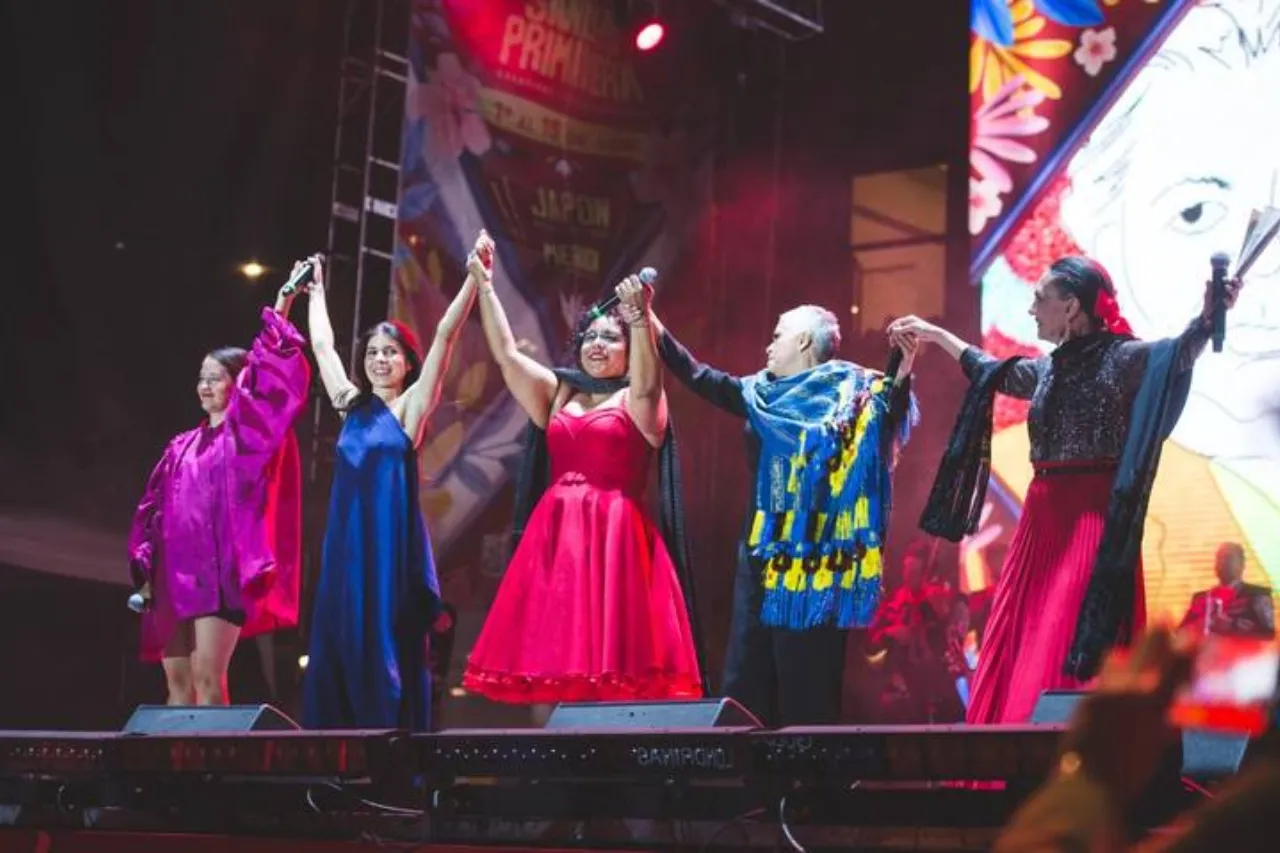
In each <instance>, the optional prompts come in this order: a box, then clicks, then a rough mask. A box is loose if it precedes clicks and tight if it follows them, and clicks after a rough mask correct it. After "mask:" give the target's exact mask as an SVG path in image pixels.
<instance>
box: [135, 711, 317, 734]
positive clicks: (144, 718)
mask: <svg viewBox="0 0 1280 853" xmlns="http://www.w3.org/2000/svg"><path fill="white" fill-rule="evenodd" d="M299 728H301V727H300V726H299V725H298V724H297V723H295V722H294V721H293V720H291V719H289V717H287V716H286V715H285V714H283V713H282V712H280V711H277V710H276V709H275V708H273V707H271V706H270V705H199V706H197V705H139V706H138V707H137V708H136V709H135V710H134V712H133V715H132V716H130V717H129V722H127V723H125V724H124V733H125V734H127V735H171V734H206V733H210V732H283V731H296V730H298V729H299Z"/></svg>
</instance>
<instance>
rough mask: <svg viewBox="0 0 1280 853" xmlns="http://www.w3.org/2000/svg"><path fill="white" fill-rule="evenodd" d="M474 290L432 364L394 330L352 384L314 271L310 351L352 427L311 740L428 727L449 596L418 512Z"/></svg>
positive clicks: (337, 507)
mask: <svg viewBox="0 0 1280 853" xmlns="http://www.w3.org/2000/svg"><path fill="white" fill-rule="evenodd" d="M492 251H493V244H492V242H491V241H490V240H489V237H488V235H486V234H485V233H484V232H481V234H480V236H479V238H477V240H476V245H475V252H476V253H478V254H479V255H480V256H481V257H483V258H484V259H486V261H487V259H488V258H489V257H490V256H491V254H492ZM475 288H476V280H475V277H474V275H470V274H469V275H468V276H467V278H466V280H465V281H464V282H463V284H462V287H461V288H460V289H459V290H458V294H457V296H455V297H454V298H453V301H452V302H451V303H450V304H449V307H448V308H447V309H446V310H445V312H444V315H443V316H442V317H441V318H440V322H439V324H438V325H437V326H436V334H435V339H434V340H433V341H432V342H431V349H430V350H429V351H428V352H427V357H426V359H425V360H423V359H422V357H421V355H420V354H419V353H420V350H419V348H418V343H417V341H416V340H415V339H414V336H413V333H412V332H410V331H409V330H408V329H407V328H405V327H404V326H403V325H401V324H400V323H396V322H393V321H385V322H382V323H378V324H377V325H376V326H374V327H373V328H372V329H370V330H369V331H368V332H366V333H365V335H364V337H363V338H362V339H361V341H360V343H359V345H358V348H357V351H356V354H357V357H358V359H359V361H360V364H361V368H360V369H359V371H358V372H357V373H356V376H355V379H354V381H353V380H352V379H351V378H350V377H348V376H347V373H346V371H345V370H344V369H343V366H342V360H341V358H340V357H339V356H338V353H337V350H335V349H334V343H333V329H332V327H331V326H330V324H329V313H328V310H327V307H326V305H325V299H324V278H323V274H322V270H321V267H320V263H319V259H316V275H315V281H314V283H313V284H312V286H311V304H310V311H309V312H308V322H309V325H310V335H311V346H312V349H313V350H314V351H315V356H316V364H317V366H318V367H319V370H320V379H321V381H323V383H324V388H325V391H326V392H327V393H328V395H329V399H330V401H331V402H332V403H333V407H334V408H335V409H337V411H338V413H339V414H340V415H341V416H342V418H343V425H342V432H341V434H339V436H338V446H337V452H336V454H335V459H334V472H333V489H332V492H331V494H330V498H329V516H328V520H327V522H326V524H325V533H324V551H323V555H322V565H321V569H320V581H319V584H318V585H317V587H316V595H315V603H314V606H313V609H312V615H311V643H310V646H309V648H308V655H309V661H308V663H307V671H306V675H305V684H304V687H303V699H302V723H303V725H304V726H306V727H308V728H403V729H409V730H412V731H426V730H428V729H429V727H430V715H431V677H430V667H429V660H428V654H429V653H428V650H427V644H428V635H429V633H430V631H431V627H432V625H433V624H434V622H435V620H436V618H437V615H438V612H439V609H440V587H439V582H438V580H437V578H436V569H435V562H434V560H433V558H432V554H431V542H430V540H429V539H428V537H427V530H426V525H425V524H424V523H423V520H422V513H421V510H420V507H419V505H418V447H419V445H420V444H421V443H422V437H423V433H424V431H425V429H426V425H427V419H428V418H429V417H430V416H431V412H432V410H433V409H434V408H435V406H436V403H437V402H438V400H439V399H440V389H441V386H442V385H443V382H444V377H445V373H446V372H447V371H448V368H449V357H450V354H451V353H452V351H453V346H454V344H455V343H456V342H457V340H458V337H459V335H460V334H461V333H462V324H463V321H464V320H465V319H466V316H467V314H468V313H469V312H470V310H471V305H472V303H473V302H474V300H475Z"/></svg>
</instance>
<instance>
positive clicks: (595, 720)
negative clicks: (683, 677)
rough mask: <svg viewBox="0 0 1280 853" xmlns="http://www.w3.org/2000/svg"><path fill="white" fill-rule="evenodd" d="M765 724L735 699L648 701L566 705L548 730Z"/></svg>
mask: <svg viewBox="0 0 1280 853" xmlns="http://www.w3.org/2000/svg"><path fill="white" fill-rule="evenodd" d="M761 725H762V724H761V722H760V721H759V720H758V719H756V717H755V715H754V714H752V713H751V712H750V711H748V710H747V709H746V708H744V707H742V706H741V705H739V704H738V703H737V702H735V701H733V700H732V699H687V700H683V701H679V700H676V701H646V702H562V703H561V704H559V705H557V706H556V707H555V709H554V710H552V712H551V716H550V717H548V718H547V724H546V728H548V729H702V728H729V727H734V728H760V726H761Z"/></svg>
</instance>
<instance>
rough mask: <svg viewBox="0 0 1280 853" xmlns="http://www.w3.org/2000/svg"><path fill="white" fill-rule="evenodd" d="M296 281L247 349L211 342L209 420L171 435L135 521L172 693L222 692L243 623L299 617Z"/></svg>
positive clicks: (132, 546) (139, 570)
mask: <svg viewBox="0 0 1280 853" xmlns="http://www.w3.org/2000/svg"><path fill="white" fill-rule="evenodd" d="M293 299H294V294H293V293H292V292H286V291H285V289H283V288H282V289H281V291H280V294H279V296H278V297H277V298H276V304H275V307H274V308H272V309H267V308H264V309H263V311H262V331H261V332H259V334H258V337H257V339H256V340H255V341H254V343H253V347H252V349H250V350H249V351H248V352H246V351H245V350H242V349H239V348H238V347H222V348H220V349H216V350H213V351H212V352H210V353H209V354H208V355H206V356H205V358H204V363H203V364H201V366H200V380H199V382H198V383H197V384H196V392H197V393H198V394H199V396H200V407H201V408H202V409H204V411H205V414H206V416H207V417H206V418H205V420H204V422H203V423H202V424H201V425H200V426H198V427H196V428H195V429H193V430H190V431H188V432H184V433H180V434H179V435H177V436H175V437H174V438H173V439H172V440H171V441H170V442H169V445H168V446H167V447H166V448H165V450H164V454H163V455H162V456H161V458H160V462H159V464H157V465H156V467H155V470H154V471H152V473H151V478H150V480H149V481H148V482H147V487H146V491H145V493H144V494H143V496H142V500H141V502H139V504H138V509H137V512H136V513H135V514H134V519H133V529H132V531H131V533H130V535H129V567H130V570H131V574H132V577H133V581H134V584H135V585H136V588H137V589H138V590H139V591H138V592H137V593H135V594H134V596H133V597H132V598H131V599H130V606H131V607H134V608H135V609H139V610H140V611H141V612H142V637H141V644H140V645H141V655H142V659H143V660H146V661H157V660H158V661H160V662H161V663H162V664H163V666H164V674H165V680H166V682H167V684H168V690H169V700H168V701H169V704H170V705H225V704H227V702H228V696H227V668H228V667H229V665H230V663H231V654H232V652H233V651H234V650H235V646H236V642H237V641H238V640H239V639H240V637H242V636H244V637H251V636H254V635H256V634H260V633H264V632H267V631H274V630H276V629H279V628H290V627H293V626H294V625H296V624H297V622H298V585H299V571H298V570H299V562H300V554H301V527H302V519H301V512H302V510H301V507H302V505H301V499H300V475H299V469H298V445H297V441H296V439H295V438H294V436H293V429H292V427H293V422H294V419H295V418H296V417H297V415H298V413H299V412H300V411H301V410H302V407H303V406H304V405H305V403H306V399H307V387H308V383H309V382H310V376H311V370H310V367H309V366H308V365H307V358H306V354H305V352H304V349H303V346H304V341H303V339H302V336H301V335H300V334H299V333H298V330H297V329H295V328H294V327H293V325H292V324H290V322H289V320H288V319H287V318H288V315H289V308H290V307H291V306H292V304H293Z"/></svg>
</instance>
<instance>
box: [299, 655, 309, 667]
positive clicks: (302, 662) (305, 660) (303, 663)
mask: <svg viewBox="0 0 1280 853" xmlns="http://www.w3.org/2000/svg"><path fill="white" fill-rule="evenodd" d="M309 663H311V657H310V656H309V655H300V656H299V657H298V669H306V668H307V664H309Z"/></svg>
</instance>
